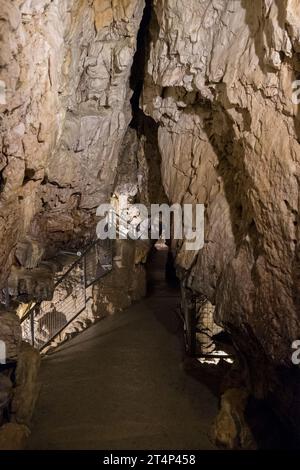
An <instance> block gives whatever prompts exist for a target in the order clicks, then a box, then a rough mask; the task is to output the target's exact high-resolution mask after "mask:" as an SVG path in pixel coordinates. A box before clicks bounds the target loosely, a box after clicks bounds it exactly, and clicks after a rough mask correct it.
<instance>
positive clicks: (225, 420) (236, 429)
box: [213, 388, 255, 450]
mask: <svg viewBox="0 0 300 470" xmlns="http://www.w3.org/2000/svg"><path fill="white" fill-rule="evenodd" d="M247 400H248V393H247V391H246V390H243V389H237V388H231V389H228V390H227V391H226V392H225V393H224V394H223V395H222V398H221V409H220V412H219V414H218V416H217V418H216V420H215V423H214V432H213V438H214V440H215V442H216V444H217V445H219V446H223V447H225V448H227V449H231V450H234V449H240V448H242V449H255V444H254V440H253V436H252V435H251V431H250V429H249V427H248V425H247V423H246V420H245V410H246V405H247Z"/></svg>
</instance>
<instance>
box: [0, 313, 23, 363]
mask: <svg viewBox="0 0 300 470" xmlns="http://www.w3.org/2000/svg"><path fill="white" fill-rule="evenodd" d="M0 341H3V342H4V344H5V349H6V359H9V360H16V359H17V357H18V354H19V351H20V347H21V326H20V319H19V317H17V315H16V314H15V313H14V312H3V311H0Z"/></svg>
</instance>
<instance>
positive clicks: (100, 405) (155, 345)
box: [28, 254, 218, 450]
mask: <svg viewBox="0 0 300 470" xmlns="http://www.w3.org/2000/svg"><path fill="white" fill-rule="evenodd" d="M163 256H164V255H163V254H159V255H158V258H157V260H158V261H156V263H155V268H153V267H152V270H151V276H152V281H151V282H152V283H153V289H152V292H151V293H149V295H148V297H146V298H145V299H144V300H143V301H141V302H139V303H137V304H135V305H133V306H131V307H130V308H129V309H127V310H126V311H124V312H123V313H119V314H116V315H114V316H111V317H108V318H106V319H105V320H103V321H100V322H98V323H97V324H95V325H93V326H91V327H90V328H89V329H87V330H86V331H84V332H83V333H81V334H79V335H78V336H76V337H74V338H73V339H71V340H69V341H68V342H67V343H65V344H64V345H62V346H61V347H60V348H58V349H57V350H55V352H54V353H52V354H50V355H48V356H47V357H45V358H44V359H43V361H42V368H41V374H40V381H41V384H42V386H41V392H40V396H39V400H38V403H37V406H36V410H35V413H34V417H33V423H32V433H31V436H30V438H29V441H28V449H38V450H39V449H53V450H54V449H72V450H74V449H108V450H114V449H120V450H127V449H148V450H151V449H212V448H214V447H213V444H212V443H211V441H210V438H209V435H210V429H211V424H212V421H213V418H214V417H215V416H216V413H217V405H218V403H217V397H216V396H215V395H214V394H213V393H212V392H211V391H210V390H209V389H208V388H207V387H206V386H205V385H203V384H202V383H201V381H199V380H198V379H196V378H194V377H192V376H191V375H190V374H189V373H188V372H187V371H186V368H185V367H184V363H185V360H184V352H183V344H182V343H183V341H182V333H181V329H182V325H181V324H180V320H179V318H178V316H177V315H176V313H175V310H176V307H177V306H178V305H179V294H178V291H177V290H175V289H174V288H172V287H170V286H168V285H167V284H166V282H165V279H164V275H163V264H164V259H163Z"/></svg>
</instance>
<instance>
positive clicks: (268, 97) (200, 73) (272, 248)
mask: <svg viewBox="0 0 300 470" xmlns="http://www.w3.org/2000/svg"><path fill="white" fill-rule="evenodd" d="M299 24H300V10H299V5H298V2H295V1H289V0H286V1H284V2H278V1H263V0H257V1H253V0H251V1H250V0H240V1H212V0H204V1H200V0H191V1H190V2H189V7H188V8H186V6H185V4H184V2H178V1H176V0H161V1H160V0H155V1H154V13H153V19H152V27H151V38H152V40H151V45H150V52H149V60H148V64H147V69H146V77H145V83H144V91H143V99H142V108H143V110H144V112H145V113H146V114H147V115H150V116H152V117H153V118H154V119H155V121H156V122H157V123H158V124H159V130H158V136H159V139H158V140H159V148H160V152H161V156H162V178H163V183H164V187H165V190H166V193H167V195H168V197H169V198H170V200H171V201H172V202H184V203H197V202H200V203H204V204H205V205H206V235H205V238H206V245H205V248H204V249H203V250H202V251H201V252H199V253H192V254H191V253H186V252H184V251H182V250H181V249H180V246H179V247H177V263H178V266H179V267H181V268H182V271H183V274H182V275H183V277H185V278H187V284H188V285H189V287H190V288H191V289H192V290H193V291H194V292H196V293H199V294H203V295H205V296H206V297H207V298H208V299H209V301H210V302H212V303H213V304H214V305H215V306H216V313H215V319H216V321H217V322H218V323H219V324H221V325H224V326H225V327H226V329H227V330H229V331H231V332H232V334H233V336H234V339H235V342H236V344H237V345H238V347H239V350H240V352H242V353H243V356H244V358H246V361H247V363H248V366H249V374H248V376H247V381H248V384H250V385H251V387H252V388H253V389H254V390H255V392H256V393H257V395H258V396H262V395H264V394H265V393H267V391H269V390H270V388H271V387H270V382H271V381H274V378H272V379H271V378H270V376H272V372H270V374H269V373H268V371H269V368H270V369H271V370H272V371H273V370H274V369H273V368H274V367H279V365H280V366H283V365H285V366H288V367H289V368H291V366H292V364H291V352H292V351H291V344H292V340H293V339H295V338H298V337H300V304H299V301H300V279H299V275H300V252H299V201H300V199H299V179H300V146H299V139H300V121H299V112H298V107H297V106H295V105H294V104H293V102H292V83H293V82H294V80H296V79H297V76H298V74H299V70H300V62H299V45H300V42H299V41H300V33H299ZM255 364H256V366H255ZM258 364H260V365H261V367H258ZM270 364H271V366H270ZM291 375H293V374H291ZM275 382H276V381H275ZM273 385H274V383H273ZM285 385H287V384H285ZM276 386H277V385H274V388H273V390H274V389H276ZM278 387H279V388H280V390H281V387H282V385H280V386H279V385H278ZM280 393H288V394H289V398H288V400H287V401H288V402H289V403H291V402H292V398H291V397H292V394H293V392H292V388H290V389H289V390H288V391H285V392H282V390H281V392H280ZM285 411H286V410H285ZM286 412H287V411H286ZM297 413H298V415H299V410H297ZM287 414H288V412H287Z"/></svg>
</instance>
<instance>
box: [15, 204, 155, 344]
mask: <svg viewBox="0 0 300 470" xmlns="http://www.w3.org/2000/svg"><path fill="white" fill-rule="evenodd" d="M110 215H111V217H110V218H109V219H108V226H107V227H108V228H109V227H110V228H113V229H115V231H116V234H118V236H119V238H120V239H128V238H130V239H131V240H139V241H140V242H144V243H147V240H143V239H141V238H139V236H138V232H137V230H138V229H139V228H140V226H138V227H132V226H131V225H130V224H129V225H128V221H127V220H126V219H125V218H123V217H122V216H120V215H119V214H117V213H116V212H114V211H112V213H111V214H110ZM148 229H149V222H147V221H146V226H145V227H144V230H145V233H147V231H148ZM61 254H62V255H68V256H70V255H71V256H77V257H78V259H77V260H76V261H75V262H73V263H71V265H70V263H69V265H67V267H66V268H65V272H63V273H62V275H61V276H59V278H58V280H57V282H56V283H55V287H54V293H53V298H52V299H51V300H44V301H41V302H38V303H36V304H35V305H34V306H33V307H32V308H30V310H29V311H28V312H27V313H26V314H25V315H24V317H23V318H22V319H21V327H22V335H23V338H24V339H25V340H26V341H29V342H30V343H31V344H32V345H33V346H34V347H36V348H37V349H39V350H40V351H42V350H44V349H45V348H47V347H48V346H49V345H51V343H53V342H54V341H55V339H56V338H58V337H59V335H61V334H62V333H63V332H64V331H65V330H66V329H67V328H68V326H69V325H70V324H71V323H72V322H74V320H75V319H76V318H77V317H78V316H79V315H80V314H81V313H82V312H83V311H84V310H85V309H86V306H87V297H86V289H87V288H88V287H90V286H91V285H93V284H94V283H95V282H97V281H99V279H101V278H102V277H103V276H105V275H106V274H107V273H108V272H110V271H111V270H112V262H113V261H112V260H113V252H112V240H111V239H109V238H108V239H106V240H101V239H98V240H96V241H94V242H93V243H91V244H90V245H89V246H88V248H87V249H86V250H85V251H84V252H83V253H70V252H61Z"/></svg>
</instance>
